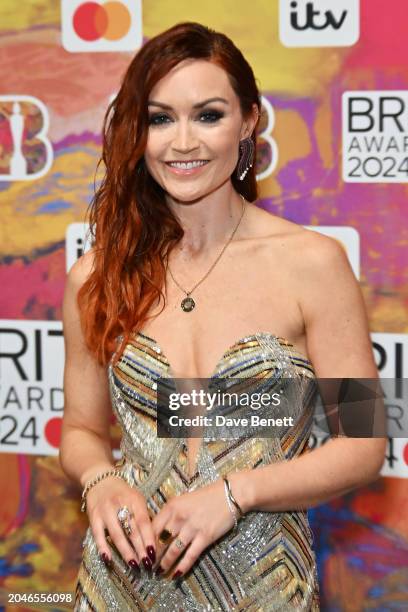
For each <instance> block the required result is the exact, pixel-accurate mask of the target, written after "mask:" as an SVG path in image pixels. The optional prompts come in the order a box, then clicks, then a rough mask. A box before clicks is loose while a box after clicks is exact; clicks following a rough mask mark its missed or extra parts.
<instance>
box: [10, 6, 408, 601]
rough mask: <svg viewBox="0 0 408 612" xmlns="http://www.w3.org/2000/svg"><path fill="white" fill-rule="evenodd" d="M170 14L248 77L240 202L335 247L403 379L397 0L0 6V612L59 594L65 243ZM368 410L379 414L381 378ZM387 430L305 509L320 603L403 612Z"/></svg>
mask: <svg viewBox="0 0 408 612" xmlns="http://www.w3.org/2000/svg"><path fill="white" fill-rule="evenodd" d="M184 20H192V21H199V22H202V23H204V24H206V25H209V26H211V27H213V28H215V29H217V30H221V31H223V32H225V33H226V34H228V35H229V36H230V37H231V38H232V39H233V40H234V42H235V43H236V44H237V45H238V46H239V47H240V48H241V49H242V51H243V53H244V54H245V56H246V57H247V59H248V60H249V62H250V63H251V65H252V67H253V69H254V72H255V75H256V77H257V80H258V84H259V88H260V91H261V94H262V100H263V109H264V114H263V120H262V123H261V125H260V129H259V149H258V153H257V173H258V181H259V188H260V194H261V197H260V200H259V203H258V204H259V206H261V207H263V208H265V209H266V210H268V211H270V212H271V213H273V214H275V215H281V216H283V217H285V218H287V219H290V220H292V221H295V222H297V223H299V224H303V225H306V226H311V227H313V228H314V229H316V231H322V232H324V233H329V234H330V235H334V236H335V237H337V238H338V239H339V240H341V241H342V242H343V244H344V246H345V248H346V249H347V252H348V254H349V257H350V260H351V261H352V263H353V269H354V270H355V272H356V274H357V276H358V277H359V280H360V283H361V288H362V291H363V294H364V299H365V302H366V306H367V311H368V315H369V321H370V329H371V333H372V340H373V350H374V353H375V356H376V360H377V365H378V368H379V371H380V375H381V376H382V377H384V378H389V379H393V378H395V379H402V378H403V377H407V376H408V375H407V369H408V366H407V363H408V353H407V350H408V340H407V338H408V335H407V332H408V320H407V303H408V266H407V259H408V257H407V244H408V224H407V216H408V215H407V196H408V189H407V183H408V154H407V149H408V93H407V88H408V71H407V64H406V58H407V57H408V42H407V41H408V38H407V35H406V24H407V22H408V6H407V3H406V0H389V1H388V2H386V3H384V2H381V1H380V0H362V1H361V2H358V1H356V0H336V2H330V1H328V0H313V1H310V2H307V1H305V0H298V1H297V2H291V1H286V0H281V1H280V2H279V1H278V0H252V1H251V2H249V3H248V2H244V1H241V0H235V1H232V0H224V1H223V2H218V1H217V2H215V1H214V0H207V1H206V2H204V3H199V2H195V3H192V2H190V1H186V0H176V1H175V2H172V3H169V2H168V1H166V0H147V1H145V2H140V1H137V0H120V1H118V2H103V1H98V2H84V1H83V0H62V2H59V1H57V0H25V1H24V2H20V3H18V4H16V3H15V2H14V1H12V0H2V1H1V3H0V452H1V454H0V488H1V489H0V490H1V491H2V495H1V504H0V530H1V541H0V599H1V603H0V609H1V610H3V609H9V608H10V609H11V605H10V603H7V600H8V597H9V594H10V593H14V592H20V593H23V592H30V593H35V592H39V591H43V592H48V593H51V594H52V593H59V592H62V591H64V592H68V591H71V592H72V591H73V590H74V587H75V578H76V572H77V569H78V566H79V563H80V558H81V542H82V538H83V536H84V533H85V530H86V527H87V521H86V517H84V516H83V515H82V514H81V513H80V512H79V495H80V491H79V489H78V488H77V487H76V486H75V485H73V484H70V483H69V482H68V481H67V480H66V478H65V476H64V475H63V474H62V472H61V469H60V467H59V462H58V459H57V456H56V455H57V452H58V445H59V436H60V427H61V416H62V411H63V395H62V372H63V358H64V355H63V338H62V328H61V304H62V296H63V289H64V282H65V273H66V270H67V268H68V267H69V266H70V265H71V264H72V262H73V261H74V260H75V258H76V257H78V256H79V255H80V254H81V252H82V251H83V248H84V244H83V236H82V230H83V225H82V224H83V222H84V215H85V211H86V208H87V205H88V203H89V202H90V200H91V198H92V195H93V184H94V183H93V182H94V174H95V168H96V164H97V161H98V158H99V154H100V150H101V149H100V146H101V123H102V118H103V115H104V112H105V109H106V107H107V104H108V102H109V100H110V99H111V97H112V96H113V95H114V94H115V91H117V88H118V86H119V82H120V79H121V77H122V75H123V73H124V71H125V70H126V67H127V66H128V64H129V62H130V60H131V58H132V56H133V54H134V53H135V52H136V51H137V49H138V48H139V47H140V46H141V45H142V44H143V43H144V42H145V41H147V40H148V39H149V38H151V37H152V36H154V35H156V34H157V33H159V32H160V31H162V30H164V29H166V28H167V27H170V26H172V25H174V24H175V23H177V22H179V21H184ZM97 180H98V177H97ZM387 400H388V404H389V406H388V409H389V410H394V413H393V415H394V419H395V418H397V420H398V418H400V416H398V415H402V411H403V409H404V406H405V405H406V401H405V403H404V397H403V393H402V392H401V386H400V385H398V384H396V385H395V392H394V394H393V397H392V398H387ZM405 400H406V398H405ZM396 415H397V416H396ZM403 433H404V432H403V430H402V429H401V431H400V434H399V436H398V437H397V434H396V436H395V437H390V438H389V444H388V451H387V458H386V461H385V463H384V467H383V470H382V476H381V478H380V479H379V480H378V481H377V482H375V483H373V484H372V485H371V486H369V487H366V488H364V489H360V490H358V491H355V492H352V493H350V494H348V495H346V496H344V497H342V498H340V499H338V500H336V501H333V502H331V503H328V504H324V505H321V506H319V507H317V508H314V509H312V510H310V512H309V516H310V522H311V526H312V528H313V532H314V535H315V542H316V550H317V555H318V565H319V578H320V585H321V591H322V604H323V609H325V610H330V611H336V612H337V611H342V610H350V611H351V610H353V611H354V610H355V611H359V610H376V611H380V610H385V611H388V610H406V609H408V576H407V567H408V521H407V519H406V517H407V516H408V490H407V480H406V479H407V477H408V444H407V438H406V437H405V438H404V436H403ZM118 435H119V434H118V431H117V429H116V426H115V424H114V421H112V437H113V440H114V445H115V446H116V447H117V446H118ZM405 435H408V434H406V433H405ZM49 606H50V608H49V609H51V604H49ZM18 607H19V608H20V609H22V610H30V609H34V608H33V607H32V604H28V603H26V604H24V603H20V604H19V605H18ZM67 607H68V608H69V606H67ZM52 609H64V606H62V605H60V604H56V603H54V604H53V605H52Z"/></svg>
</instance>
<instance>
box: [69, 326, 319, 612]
mask: <svg viewBox="0 0 408 612" xmlns="http://www.w3.org/2000/svg"><path fill="white" fill-rule="evenodd" d="M108 376H109V385H110V392H111V399H112V407H113V410H114V413H115V416H116V418H117V421H118V423H119V425H120V427H121V430H122V440H121V450H122V460H121V463H123V467H124V470H125V476H126V480H127V482H128V483H129V485H130V486H131V487H137V488H138V489H139V490H140V491H141V492H142V493H143V494H144V496H145V498H146V503H147V507H148V510H149V513H150V515H151V516H154V515H155V514H156V513H157V512H158V511H159V510H160V508H162V506H163V505H164V504H165V503H166V501H167V500H169V499H171V498H172V497H173V496H175V495H180V494H182V493H185V492H188V491H193V490H195V489H196V488H199V487H204V486H206V485H207V484H210V483H211V482H213V481H214V480H217V479H219V478H220V477H222V476H223V475H227V474H228V473H231V472H234V471H238V470H242V469H248V468H250V469H259V468H260V467H262V466H265V465H268V464H271V463H274V462H279V461H285V460H290V459H292V458H293V457H296V456H299V455H301V454H302V453H304V452H308V450H309V449H308V441H309V437H310V433H311V429H312V425H313V412H314V406H313V403H314V400H310V401H309V399H308V393H309V391H308V390H309V389H310V382H311V380H314V379H315V373H314V370H313V366H312V364H311V362H310V361H309V360H308V359H306V357H305V356H304V355H303V354H302V353H300V352H298V351H297V350H296V349H295V348H294V347H293V346H292V345H291V344H290V343H289V342H288V341H287V340H285V339H284V338H281V337H279V336H276V335H274V334H272V333H269V332H257V333H255V334H251V335H249V336H246V337H244V338H241V339H240V340H238V341H237V342H235V343H234V345H233V346H231V347H230V348H229V349H228V350H227V351H226V352H225V353H224V355H223V356H222V357H221V359H220V360H219V362H218V364H217V365H216V368H215V370H214V373H213V375H212V377H211V380H213V379H214V381H219V380H220V379H223V382H224V383H228V382H229V381H233V380H237V379H241V380H242V379H243V378H244V379H250V380H252V381H258V384H264V383H267V382H269V383H270V382H271V381H273V383H274V384H275V385H277V386H278V385H279V384H281V383H282V381H283V380H287V379H291V385H290V386H289V385H286V386H285V394H286V396H285V399H286V400H287V403H286V405H287V406H290V415H291V416H293V417H294V421H293V422H294V425H292V426H291V427H289V426H288V427H287V428H286V429H285V428H284V430H283V431H282V433H281V434H280V435H279V436H270V437H262V438H261V437H255V436H245V435H241V437H238V438H230V439H225V438H222V439H214V438H212V439H207V438H206V437H205V435H204V436H203V438H202V440H201V445H200V448H199V451H198V455H197V460H196V472H195V474H194V475H193V477H192V478H190V477H189V472H188V456H187V440H186V439H182V438H161V437H159V436H158V435H157V382H158V379H159V378H169V379H170V380H171V379H172V370H171V366H170V364H169V362H168V360H167V358H166V356H165V355H164V353H163V351H162V349H161V347H160V346H159V345H158V344H157V342H156V341H155V340H154V339H153V338H151V337H149V336H148V335H146V334H144V333H142V332H135V333H134V334H132V336H131V338H130V341H129V343H128V344H127V345H126V348H125V350H124V351H123V353H122V355H121V357H120V360H119V361H118V362H117V363H116V364H115V366H113V365H112V361H111V363H110V365H109V367H108ZM265 486H267V483H265ZM275 486H276V485H275ZM109 545H110V547H111V551H112V560H113V564H112V567H110V568H108V567H106V566H105V564H104V563H103V561H102V560H101V559H100V558H99V554H98V550H97V547H96V544H95V541H94V538H93V535H92V531H91V528H90V527H89V528H88V530H87V532H86V535H85V538H84V541H83V558H82V562H81V565H80V568H79V573H78V580H77V585H76V597H75V607H74V609H75V610H77V611H79V612H82V611H88V610H93V611H98V612H99V611H100V612H102V611H105V610H106V611H108V610H109V611H113V610H115V611H120V612H122V611H127V610H152V611H156V610H157V611H158V610H170V611H172V612H175V611H177V612H204V611H213V610H214V611H223V612H224V611H225V612H227V611H239V612H244V611H245V612H271V611H273V610H282V611H285V610H287V611H290V610H292V611H293V610H297V611H298V610H309V611H313V612H315V611H317V610H319V609H320V607H319V586H318V577H317V569H316V559H315V554H314V549H313V535H312V532H311V529H310V526H309V523H308V518H307V512H306V511H305V510H301V511H300V510H296V511H295V510H288V511H284V512H282V511H279V512H260V511H251V512H248V513H247V514H246V515H245V516H244V518H242V519H241V520H240V521H239V523H238V530H237V531H235V532H234V531H233V530H231V532H228V533H227V534H225V536H223V537H222V538H220V539H219V540H217V542H216V543H214V544H212V545H210V546H208V547H207V548H206V549H205V550H204V551H203V552H202V553H201V555H200V556H199V558H198V559H197V561H196V562H195V564H194V565H193V567H192V569H191V570H190V571H189V572H187V574H186V575H185V576H182V577H181V579H180V580H178V581H174V580H171V579H166V578H161V577H160V576H155V575H154V574H153V575H152V573H151V572H149V571H147V570H146V569H145V568H144V567H143V565H142V564H141V569H140V570H134V569H132V568H131V567H129V566H128V564H127V563H126V561H125V560H124V559H122V557H121V555H120V554H119V552H118V550H117V549H116V548H115V546H114V544H113V542H111V541H110V542H109Z"/></svg>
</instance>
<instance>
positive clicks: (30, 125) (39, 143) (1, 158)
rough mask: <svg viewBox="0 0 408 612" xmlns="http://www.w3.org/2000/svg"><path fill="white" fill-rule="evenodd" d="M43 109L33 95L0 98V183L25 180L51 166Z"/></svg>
mask: <svg viewBox="0 0 408 612" xmlns="http://www.w3.org/2000/svg"><path fill="white" fill-rule="evenodd" d="M48 128H49V116H48V110H47V107H46V106H45V104H44V103H43V102H41V100H39V99H38V98H34V97H33V96H24V95H5V96H0V181H16V180H20V181H29V180H34V179H38V178H40V177H42V176H44V175H45V174H46V173H47V172H48V170H49V169H50V167H51V164H52V161H53V150H52V145H51V142H50V141H49V139H48Z"/></svg>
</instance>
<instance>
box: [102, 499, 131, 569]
mask: <svg viewBox="0 0 408 612" xmlns="http://www.w3.org/2000/svg"><path fill="white" fill-rule="evenodd" d="M132 521H133V519H132ZM105 524H106V528H107V530H108V531H109V535H110V538H111V540H112V542H113V544H114V545H115V546H116V548H117V549H118V552H119V553H120V555H121V556H122V558H123V559H124V560H125V561H126V563H128V564H129V565H130V567H132V568H133V569H137V567H138V565H139V564H138V562H137V560H136V558H135V557H136V553H135V550H134V548H133V546H132V545H131V543H130V542H129V540H128V539H127V537H126V535H125V532H124V531H123V529H122V527H121V525H120V523H119V520H118V518H117V516H116V513H115V511H112V512H109V514H108V516H107V517H106V520H105ZM132 527H133V525H132ZM129 562H131V563H129Z"/></svg>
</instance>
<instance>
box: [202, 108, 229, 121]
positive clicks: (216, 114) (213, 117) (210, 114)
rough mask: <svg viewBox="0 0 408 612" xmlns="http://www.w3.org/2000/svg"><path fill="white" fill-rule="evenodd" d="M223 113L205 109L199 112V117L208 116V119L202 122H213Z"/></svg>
mask: <svg viewBox="0 0 408 612" xmlns="http://www.w3.org/2000/svg"><path fill="white" fill-rule="evenodd" d="M223 116H224V115H223V114H222V113H219V112H218V111H206V112H205V113H201V115H200V117H210V121H205V122H204V123H215V122H216V121H218V120H219V119H221V117H223Z"/></svg>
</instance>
